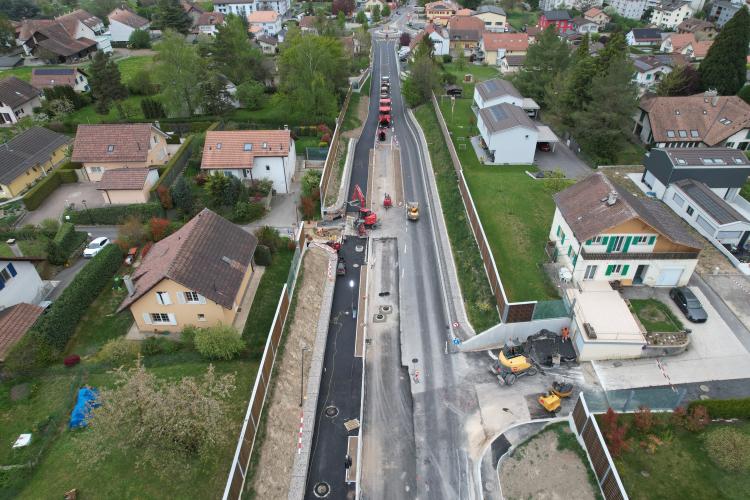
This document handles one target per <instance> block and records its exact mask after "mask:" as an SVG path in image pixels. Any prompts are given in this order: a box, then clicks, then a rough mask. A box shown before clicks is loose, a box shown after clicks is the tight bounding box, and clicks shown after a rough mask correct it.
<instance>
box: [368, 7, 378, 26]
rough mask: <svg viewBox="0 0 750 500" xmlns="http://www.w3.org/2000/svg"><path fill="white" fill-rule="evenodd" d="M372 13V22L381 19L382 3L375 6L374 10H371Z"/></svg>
mask: <svg viewBox="0 0 750 500" xmlns="http://www.w3.org/2000/svg"><path fill="white" fill-rule="evenodd" d="M370 15H372V22H374V23H377V22H378V21H380V5H376V6H375V7H373V8H372V10H370Z"/></svg>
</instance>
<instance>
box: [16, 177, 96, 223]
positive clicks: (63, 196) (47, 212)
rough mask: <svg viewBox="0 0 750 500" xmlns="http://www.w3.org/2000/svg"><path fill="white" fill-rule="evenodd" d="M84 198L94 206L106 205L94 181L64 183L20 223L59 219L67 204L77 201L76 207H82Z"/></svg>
mask: <svg viewBox="0 0 750 500" xmlns="http://www.w3.org/2000/svg"><path fill="white" fill-rule="evenodd" d="M83 200H86V204H87V205H88V206H89V207H92V208H93V207H100V206H102V205H104V198H103V197H102V193H101V192H100V191H97V189H96V184H94V183H92V182H75V183H72V184H62V185H61V186H60V187H58V188H57V189H56V190H55V191H54V192H53V193H52V194H51V195H49V197H47V199H46V200H44V203H42V205H41V206H40V207H39V208H37V209H36V210H34V211H32V212H28V213H27V214H26V216H24V218H23V220H21V221H20V225H25V224H39V223H40V222H42V221H43V220H44V219H57V220H59V219H60V216H61V215H62V213H63V209H64V208H65V206H66V205H67V204H70V203H75V205H76V208H81V207H82V206H83V204H82V202H83Z"/></svg>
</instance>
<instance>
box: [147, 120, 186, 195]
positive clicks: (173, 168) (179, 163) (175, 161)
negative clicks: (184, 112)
mask: <svg viewBox="0 0 750 500" xmlns="http://www.w3.org/2000/svg"><path fill="white" fill-rule="evenodd" d="M192 150H193V136H192V135H191V136H189V137H188V138H187V139H185V142H183V143H182V146H180V149H178V150H177V152H176V153H175V155H174V156H173V157H172V158H171V159H170V160H169V161H168V162H167V164H166V165H164V170H163V172H162V173H161V175H160V176H159V180H158V181H156V183H155V184H154V185H153V187H152V188H151V199H152V200H158V196H157V194H156V188H158V187H159V186H161V185H162V184H164V186H165V187H167V188H168V187H169V186H170V185H171V184H172V182H173V181H174V180H175V179H176V178H177V176H178V175H180V174H181V173H182V170H183V169H184V168H185V164H186V163H187V161H188V158H190V154H191V153H192Z"/></svg>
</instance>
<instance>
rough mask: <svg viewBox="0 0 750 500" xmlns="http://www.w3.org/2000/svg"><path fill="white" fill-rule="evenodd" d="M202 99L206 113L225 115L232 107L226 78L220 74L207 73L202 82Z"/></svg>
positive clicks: (203, 109)
mask: <svg viewBox="0 0 750 500" xmlns="http://www.w3.org/2000/svg"><path fill="white" fill-rule="evenodd" d="M200 99H201V104H200V105H201V112H202V113H203V114H204V115H223V114H224V113H226V112H227V111H229V110H230V109H231V108H232V96H231V95H230V94H229V91H228V90H227V82H226V79H225V78H223V77H221V76H219V75H218V74H213V75H206V77H205V79H204V80H203V81H202V82H201V83H200Z"/></svg>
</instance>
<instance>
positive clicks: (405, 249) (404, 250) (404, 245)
mask: <svg viewBox="0 0 750 500" xmlns="http://www.w3.org/2000/svg"><path fill="white" fill-rule="evenodd" d="M404 253H406V243H404Z"/></svg>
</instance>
